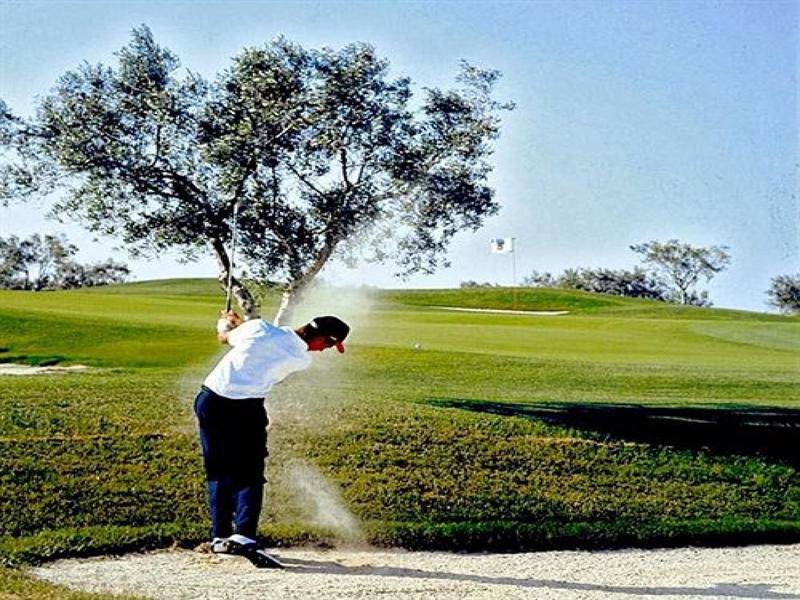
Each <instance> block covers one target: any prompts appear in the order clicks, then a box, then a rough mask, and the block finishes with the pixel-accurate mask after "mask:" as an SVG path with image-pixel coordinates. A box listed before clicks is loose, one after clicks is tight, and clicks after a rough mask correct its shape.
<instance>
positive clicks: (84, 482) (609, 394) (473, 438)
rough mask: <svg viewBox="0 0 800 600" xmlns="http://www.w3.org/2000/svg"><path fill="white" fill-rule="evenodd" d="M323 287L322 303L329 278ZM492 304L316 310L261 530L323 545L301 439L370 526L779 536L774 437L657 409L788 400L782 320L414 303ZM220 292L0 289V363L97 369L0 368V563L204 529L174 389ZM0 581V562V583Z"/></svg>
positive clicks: (792, 390)
mask: <svg viewBox="0 0 800 600" xmlns="http://www.w3.org/2000/svg"><path fill="white" fill-rule="evenodd" d="M329 293H330V296H329V297H328V300H330V302H331V303H333V301H334V300H335V297H336V296H339V295H341V293H340V292H337V291H329ZM511 301H513V299H512V298H511V297H510V295H509V290H502V289H501V290H477V291H475V290H458V291H446V290H445V291H439V290H437V291H416V292H386V293H382V294H378V295H377V296H376V297H373V298H371V299H369V302H363V303H361V304H360V305H359V306H366V305H367V304H369V303H371V304H372V310H371V312H369V313H362V312H357V311H356V308H357V307H356V303H353V302H349V301H345V302H344V303H343V304H341V305H340V306H338V307H337V309H336V310H335V311H333V310H332V311H331V312H337V311H338V312H339V313H340V314H341V315H342V316H343V317H345V318H346V319H348V320H350V321H351V322H352V323H353V325H354V331H353V335H352V342H351V343H350V344H348V346H349V351H348V353H347V354H346V355H345V356H343V357H341V356H338V355H328V354H325V355H322V356H319V357H317V360H316V361H315V362H316V364H315V365H314V367H313V368H312V369H313V370H312V371H310V372H308V373H307V374H306V375H304V376H298V377H295V378H294V379H292V380H291V381H290V382H287V383H286V384H283V385H281V386H280V387H279V388H278V389H276V391H275V394H274V396H275V397H274V399H272V400H271V401H270V407H271V415H272V417H273V420H274V422H275V426H274V428H273V430H272V431H271V433H270V436H271V445H272V458H271V464H270V469H269V477H270V480H271V481H272V485H271V486H270V492H269V493H270V496H269V498H268V501H267V509H266V511H265V513H266V515H265V516H266V519H267V521H266V523H265V524H264V527H263V530H262V533H264V534H266V535H269V536H271V537H270V539H271V541H272V542H273V543H280V542H281V541H283V542H292V541H294V542H297V541H305V542H322V543H329V535H330V533H329V532H327V533H326V532H325V531H320V530H319V529H317V528H315V527H314V526H312V525H310V522H311V521H313V519H310V517H313V514H312V513H313V510H311V512H309V511H310V509H309V507H308V506H304V505H303V498H302V495H301V494H299V493H298V491H297V488H296V485H295V484H296V482H293V481H292V475H291V470H290V469H288V468H287V466H288V465H289V464H290V463H291V461H293V460H296V459H297V458H298V457H300V458H302V459H303V460H305V461H307V462H308V463H310V464H311V465H312V466H313V467H314V468H316V469H318V470H320V471H321V472H322V473H324V474H325V475H327V476H328V477H329V478H330V479H331V480H332V481H335V482H336V483H337V484H338V485H339V488H340V490H341V495H342V497H343V499H344V501H345V502H346V504H347V506H348V507H349V509H350V510H351V511H353V512H354V513H355V514H356V515H357V516H358V517H359V519H360V520H361V522H362V524H363V528H364V530H365V535H366V536H367V538H368V539H369V540H371V541H372V542H373V543H376V544H381V545H402V546H406V547H411V548H451V549H506V550H508V549H512V550H513V549H523V548H529V549H533V548H564V547H613V546H623V545H643V546H647V545H654V544H659V545H669V544H682V543H708V544H713V543H734V542H735V543H746V542H754V541H787V540H797V539H800V531H799V527H798V524H799V523H800V478H799V477H798V473H797V470H796V469H797V466H798V465H797V464H796V462H795V461H794V457H793V456H792V455H786V454H785V453H784V454H780V453H775V452H771V450H772V449H773V448H771V447H770V445H769V443H767V444H766V445H764V444H763V443H760V442H759V444H745V443H744V438H742V439H743V443H742V444H740V445H739V446H735V447H733V448H731V447H730V446H726V447H722V446H715V445H710V444H704V443H683V444H682V443H679V442H681V440H684V441H686V440H690V439H694V438H693V437H692V436H695V437H697V436H696V435H695V434H696V430H694V429H690V428H689V427H688V425H687V426H686V427H684V425H685V424H688V423H690V422H691V421H692V416H691V414H690V413H681V415H680V418H679V419H677V420H676V419H675V418H673V417H674V415H673V416H670V415H669V414H665V413H663V412H658V411H663V410H666V408H667V407H672V408H673V409H681V410H684V411H690V410H695V409H699V408H702V409H703V410H706V411H710V413H708V414H713V415H723V416H724V418H723V417H720V419H722V420H726V419H727V421H726V422H728V421H731V420H733V421H734V422H735V423H738V421H736V420H737V419H739V420H741V421H742V422H744V421H746V420H747V419H750V420H752V418H753V417H752V413H747V412H743V411H745V410H746V409H747V410H755V409H758V410H762V411H765V410H769V411H772V412H773V413H775V411H776V410H777V407H781V408H782V410H784V411H786V412H785V413H783V414H787V415H794V414H795V413H794V411H796V409H797V408H798V387H799V386H800V378H799V377H798V370H797V365H798V360H799V358H800V353H799V351H800V349H798V342H797V340H798V339H800V335H798V334H800V329H799V328H800V320H798V319H797V318H794V319H792V318H786V317H780V316H776V315H762V314H758V313H746V312H741V311H718V310H707V309H691V308H683V307H671V306H667V305H663V304H660V303H653V302H644V301H632V300H629V299H621V298H613V297H606V296H597V295H591V294H583V293H570V292H564V291H559V290H527V291H522V292H521V293H520V294H519V298H518V303H519V304H520V307H524V308H528V309H531V310H554V309H567V310H570V311H572V312H571V314H570V315H566V316H561V317H534V316H527V315H525V316H513V315H498V314H473V313H452V312H446V311H442V310H439V309H436V308H434V307H435V306H440V305H441V306H458V305H461V306H476V307H482V308H510V306H509V302H511ZM220 303H221V294H220V293H219V291H218V289H217V288H216V284H215V283H214V282H211V281H206V280H188V281H187V280H180V281H171V282H149V283H148V282H145V283H141V284H131V285H126V286H118V287H114V288H107V289H99V288H98V289H94V290H91V291H86V292H64V293H40V294H34V293H18V292H17V293H14V292H2V293H0V360H2V361H6V362H26V363H29V364H36V363H37V362H38V363H40V364H41V363H42V362H43V361H50V362H60V363H61V364H70V363H73V364H74V363H82V364H88V365H92V366H94V367H95V369H94V370H91V371H89V372H84V373H80V374H70V375H62V374H58V375H55V374H53V375H46V376H36V377H8V376H6V377H3V379H2V384H3V385H2V387H0V556H2V557H3V560H4V561H5V562H6V563H8V564H12V563H13V564H19V563H26V562H34V561H37V560H44V559H50V558H53V557H56V556H64V555H70V554H94V553H98V552H106V551H109V550H110V549H117V550H125V549H131V548H136V547H145V546H158V545H168V544H169V543H172V542H173V541H175V540H178V541H183V542H189V541H193V540H197V539H198V538H199V537H202V536H203V535H204V531H205V527H206V517H205V507H204V492H203V483H202V478H201V465H200V459H199V450H198V447H197V442H196V439H195V431H194V422H193V417H192V414H191V401H192V399H193V396H194V393H195V390H196V389H197V386H198V385H199V383H200V381H201V380H202V377H203V374H204V372H205V371H206V370H207V369H208V368H209V367H210V365H211V364H213V361H214V357H215V355H216V354H217V353H218V352H219V347H218V346H217V345H216V344H215V342H214V341H213V338H214V335H213V323H214V319H215V318H216V314H217V312H218V310H219V308H220ZM326 312H327V311H326ZM417 346H419V347H418V348H417ZM607 406H611V407H617V408H618V410H616V412H609V411H608V410H606V409H605V408H603V407H607ZM592 407H599V408H598V410H599V409H602V410H603V411H605V412H602V415H605V416H604V417H603V419H600V418H599V417H597V418H596V416H593V415H596V414H600V413H592V412H591V411H590V409H591V408H592ZM734 409H735V410H734ZM647 410H649V411H651V412H642V411H647ZM575 411H578V412H575ZM587 411H588V412H587ZM609 414H610V415H612V416H613V418H612V420H611V421H609V418H608V415H609ZM631 414H635V416H636V418H637V419H642V422H643V423H645V422H646V423H651V424H655V425H653V427H651V428H638V427H637V428H635V429H637V431H638V432H639V433H646V434H647V435H639V436H635V435H633V433H631V431H629V430H626V429H624V428H622V429H620V428H614V427H610V426H609V422H612V423H613V422H614V420H620V419H626V420H627V422H632V421H630V419H631ZM692 414H694V413H692ZM708 414H706V413H704V415H705V416H704V417H703V419H705V420H709V418H708ZM775 414H777V413H775ZM587 415H589V416H588V417H587ZM656 417H657V418H656ZM658 419H661V420H660V421H659V420H658ZM669 419H671V420H669ZM694 420H695V421H697V420H698V419H694ZM701 420H702V419H701ZM667 423H671V425H670V427H667V426H666V424H667ZM735 423H734V424H735ZM676 424H677V425H676ZM676 427H677V428H676ZM791 427H794V425H791V424H787V425H786V427H785V428H788V429H787V431H794V430H793V429H791ZM725 431H730V430H729V429H726V430H725ZM735 431H740V430H738V429H737V430H735ZM741 431H744V430H741ZM662 434H663V435H662ZM667 434H669V435H667ZM690 434H691V435H690ZM737 435H738V434H737ZM699 439H700V440H701V442H702V439H703V438H702V436H700V438H699ZM762 441H763V440H762ZM768 441H769V440H768ZM76 536H77V537H76ZM17 581H20V580H19V576H18V575H17V574H15V573H12V572H8V571H0V582H17ZM7 585H12V584H11V583H8V584H7ZM13 585H17V583H13ZM36 597H40V596H36ZM53 597H57V596H53ZM75 597H82V596H75ZM86 597H89V596H86Z"/></svg>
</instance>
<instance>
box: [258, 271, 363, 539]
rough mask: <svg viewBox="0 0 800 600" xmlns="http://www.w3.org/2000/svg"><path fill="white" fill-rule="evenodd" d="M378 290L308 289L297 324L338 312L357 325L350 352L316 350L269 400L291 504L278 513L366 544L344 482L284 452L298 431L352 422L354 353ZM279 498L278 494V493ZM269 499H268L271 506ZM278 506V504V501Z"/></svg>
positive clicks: (349, 343)
mask: <svg viewBox="0 0 800 600" xmlns="http://www.w3.org/2000/svg"><path fill="white" fill-rule="evenodd" d="M373 294H374V293H373V291H372V290H370V289H365V288H341V287H333V286H330V285H326V284H325V283H320V284H318V285H316V286H314V288H312V289H311V290H309V291H308V293H307V294H306V295H305V297H304V299H303V302H302V303H301V304H300V305H299V306H298V307H297V308H296V310H295V313H294V319H293V324H294V325H298V324H302V323H306V322H308V321H310V320H311V319H312V318H314V317H317V316H321V315H336V316H338V317H339V318H341V319H343V320H344V321H346V322H347V323H349V324H350V326H351V328H352V329H351V333H350V336H349V337H348V339H347V342H346V346H348V347H350V350H349V351H348V352H345V354H344V355H340V354H338V353H337V352H335V351H334V350H328V351H327V352H323V353H320V354H318V355H315V356H314V364H313V365H312V366H311V368H310V369H309V370H308V371H304V372H303V373H300V374H297V375H295V376H294V377H290V378H289V379H288V380H287V381H286V382H285V383H284V384H280V385H279V386H276V388H275V390H274V391H273V393H272V394H271V397H270V398H269V399H268V400H267V404H268V407H269V414H270V419H271V421H272V423H273V427H272V428H271V429H270V438H271V440H272V443H271V444H270V446H271V449H272V451H273V452H272V455H273V457H274V458H275V459H277V462H278V463H283V464H282V465H276V466H277V467H278V468H277V473H276V474H277V475H278V481H277V482H276V483H277V484H278V486H281V487H283V488H284V489H283V490H280V491H279V490H275V489H274V488H273V490H272V492H273V493H276V494H278V495H279V496H280V495H283V494H286V496H288V498H286V496H284V497H285V498H286V500H287V501H288V502H290V503H291V506H288V507H284V508H283V509H279V508H278V507H275V510H276V514H275V515H274V516H276V517H278V516H279V515H280V513H283V515H282V516H283V517H284V518H288V519H290V520H291V519H299V520H301V521H303V522H306V523H308V524H310V525H313V526H316V527H321V528H324V529H327V530H330V531H333V532H334V533H335V534H336V535H337V537H338V538H339V539H340V540H341V541H343V542H345V543H348V544H358V545H361V544H365V543H366V541H365V536H364V534H363V532H362V531H361V528H360V527H359V524H358V520H357V518H356V517H355V516H354V515H353V514H352V513H351V512H350V511H349V510H348V509H347V506H346V503H345V502H344V500H343V498H342V495H341V493H340V491H339V488H338V486H337V485H336V484H335V483H333V482H332V481H330V480H329V479H328V478H326V477H325V476H324V475H323V474H322V473H321V472H320V471H319V470H318V469H316V468H315V467H314V466H313V465H311V464H309V463H308V462H307V461H306V460H304V459H303V458H301V457H299V456H294V457H288V456H286V455H283V453H284V452H285V451H286V450H287V449H288V447H290V446H292V445H293V444H292V442H291V438H292V437H294V436H297V435H303V434H304V433H305V434H312V435H324V434H325V432H326V431H331V430H333V429H336V428H340V427H343V426H347V423H348V421H347V411H348V407H350V406H351V405H352V404H353V403H354V402H357V401H358V400H359V398H358V396H357V394H355V393H354V392H355V390H357V381H355V380H354V379H355V377H354V374H353V370H352V369H351V368H349V365H350V363H349V362H348V360H352V359H351V357H352V355H353V354H354V353H355V352H354V351H353V350H354V347H355V349H356V350H357V347H358V343H359V335H360V331H364V330H366V328H367V327H368V324H369V322H370V320H371V319H372V308H373V304H374V295H373ZM273 500H278V501H279V498H276V497H275V496H273ZM269 504H270V502H269V501H268V503H267V505H268V506H269ZM273 506H274V505H273Z"/></svg>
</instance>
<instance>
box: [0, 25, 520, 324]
mask: <svg viewBox="0 0 800 600" xmlns="http://www.w3.org/2000/svg"><path fill="white" fill-rule="evenodd" d="M116 56H117V59H118V64H117V66H116V67H108V66H104V65H90V64H88V63H85V64H83V65H81V66H80V67H78V68H77V69H75V70H73V71H69V72H67V73H65V74H64V75H63V76H61V78H60V79H59V80H58V82H57V84H56V86H55V88H54V89H53V90H52V91H51V92H50V93H49V94H48V95H47V96H45V97H44V98H43V100H42V101H41V102H40V104H39V107H38V111H37V113H36V116H35V117H34V118H33V119H31V120H25V119H21V118H19V117H16V116H14V115H12V114H11V113H10V112H9V111H8V109H7V107H5V106H4V105H2V104H0V145H2V143H3V142H4V143H5V147H6V151H7V152H8V153H9V155H10V156H11V157H12V158H13V160H11V161H10V163H9V164H8V165H7V166H6V167H5V168H4V169H3V170H2V172H0V199H3V198H5V199H6V200H9V199H16V198H21V197H25V196H26V195H30V194H32V193H37V194H40V193H42V192H50V191H52V190H54V189H58V188H66V189H67V190H68V194H67V195H66V196H65V199H63V200H61V201H59V202H58V204H57V207H56V210H57V211H58V212H59V213H60V214H64V215H69V216H74V217H75V218H79V219H81V220H82V222H83V223H85V224H86V225H87V227H88V228H89V229H90V230H92V231H95V232H99V233H101V234H106V235H111V236H117V237H119V238H121V240H122V241H123V242H124V243H125V244H126V245H127V246H128V248H129V250H131V251H133V252H136V253H140V254H145V255H151V254H157V253H159V252H161V251H163V250H166V249H168V248H178V249H179V250H180V251H182V253H183V254H184V256H185V257H186V258H187V259H193V258H196V257H197V256H198V254H199V253H200V252H202V251H204V250H206V249H209V248H210V249H211V251H212V252H213V253H214V255H215V256H216V258H217V260H218V263H219V280H220V283H221V284H222V286H223V287H224V286H225V284H226V283H227V281H228V275H229V272H230V269H231V256H230V255H229V250H228V248H229V247H230V241H231V238H232V228H231V222H232V220H233V217H234V214H235V212H236V209H237V207H238V215H237V222H238V229H239V236H240V237H239V241H240V244H239V248H240V257H241V260H242V262H243V265H244V266H246V267H247V270H248V273H249V275H250V276H251V277H253V278H254V279H255V280H259V281H266V280H267V279H275V280H280V281H282V282H283V283H284V290H285V292H284V296H283V302H282V305H281V309H280V310H279V312H278V315H277V316H276V321H278V322H286V321H287V320H289V319H290V310H291V308H292V307H293V306H294V305H295V304H296V303H297V301H298V299H299V298H300V295H301V294H302V292H303V291H304V289H305V288H306V287H307V286H308V284H309V283H310V282H311V281H312V280H313V279H314V277H316V275H317V274H318V273H319V272H320V270H321V269H322V268H323V266H324V265H325V264H326V263H327V262H328V260H330V259H331V257H333V256H336V255H338V256H341V257H344V258H349V259H352V260H354V257H355V256H356V249H357V248H368V249H369V250H368V251H367V252H368V255H367V259H369V260H376V261H383V260H386V259H387V258H390V257H392V258H394V259H395V260H396V261H397V264H398V265H399V267H400V273H401V274H405V275H408V274H411V273H415V272H425V273H431V272H433V271H434V270H435V269H437V268H438V267H439V266H441V265H443V264H444V265H446V264H447V261H446V250H447V246H448V244H449V241H450V239H451V238H452V236H453V235H454V234H455V233H456V232H458V231H462V230H475V229H477V228H478V227H480V226H481V225H482V223H483V219H484V218H485V217H486V216H488V215H493V214H495V213H496V212H497V210H498V204H497V203H496V202H495V200H494V198H493V196H494V192H493V190H492V189H491V188H490V187H488V185H487V176H488V174H489V173H490V171H491V166H490V164H489V163H488V161H487V158H488V157H489V155H490V154H491V152H492V141H493V140H495V139H496V138H497V137H498V135H499V126H500V120H499V116H498V115H499V113H500V112H501V111H502V110H504V109H510V108H512V107H511V105H510V104H499V103H498V102H496V101H495V100H493V98H492V93H493V87H494V84H495V82H496V81H497V79H498V77H499V76H500V75H499V73H498V72H497V71H488V70H482V69H479V68H476V67H473V66H470V65H468V64H466V63H463V64H462V68H461V72H460V74H459V75H458V77H457V78H456V81H457V83H458V87H457V88H456V89H452V90H440V89H431V88H427V89H425V91H424V95H423V97H422V98H421V99H420V100H419V101H417V102H416V103H414V105H413V106H414V108H413V109H412V105H411V103H410V100H411V97H412V89H411V82H410V80H409V79H408V78H398V79H390V78H389V76H388V71H389V64H388V62H387V61H386V60H384V59H382V58H380V57H378V56H377V54H376V52H375V50H374V49H373V48H372V47H371V46H368V45H365V44H352V45H349V46H346V47H345V48H343V49H341V50H331V49H328V48H324V49H322V50H308V49H305V48H303V47H301V46H299V45H297V44H293V43H291V42H289V41H287V40H286V39H283V38H279V39H277V40H275V41H273V42H271V43H269V44H267V45H265V46H263V47H260V48H247V49H245V50H243V51H242V52H241V53H240V54H239V55H238V56H236V57H235V58H234V59H233V62H232V64H231V66H230V67H229V68H228V69H226V70H225V71H224V72H222V73H221V74H220V75H219V77H218V78H217V80H216V81H214V82H208V81H206V80H204V79H203V78H201V77H200V76H199V75H198V74H196V73H188V74H187V75H186V76H185V77H183V78H179V77H178V76H177V71H178V68H179V66H180V63H179V60H178V58H177V57H176V55H175V54H173V53H172V52H171V51H170V50H168V49H166V48H163V47H161V46H159V45H158V44H156V42H155V40H154V39H153V36H152V34H151V32H150V30H149V29H148V28H147V27H145V26H142V27H139V28H137V29H135V30H134V31H133V34H132V40H131V42H130V43H129V44H128V45H127V46H125V47H124V48H122V50H120V51H119V52H118V53H117V55H116ZM390 242H391V243H390ZM233 291H234V296H235V298H236V300H237V302H238V303H239V305H240V306H241V307H242V309H243V310H244V312H245V313H246V314H247V315H248V316H254V315H255V314H256V313H257V306H256V304H255V302H254V300H253V296H252V295H251V293H250V292H249V291H248V289H247V285H246V284H245V283H244V282H243V281H242V280H240V279H239V278H234V279H233Z"/></svg>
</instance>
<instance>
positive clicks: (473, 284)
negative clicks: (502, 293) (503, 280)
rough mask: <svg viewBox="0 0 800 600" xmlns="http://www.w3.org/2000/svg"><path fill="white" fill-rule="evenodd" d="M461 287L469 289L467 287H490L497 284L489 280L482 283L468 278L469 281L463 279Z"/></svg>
mask: <svg viewBox="0 0 800 600" xmlns="http://www.w3.org/2000/svg"><path fill="white" fill-rule="evenodd" d="M459 287H460V288H462V289H467V288H490V287H496V286H495V284H493V283H490V282H488V281H484V282H483V283H480V282H478V281H473V280H471V279H470V280H467V281H462V282H461V283H460V284H459Z"/></svg>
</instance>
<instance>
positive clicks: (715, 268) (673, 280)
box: [630, 240, 731, 306]
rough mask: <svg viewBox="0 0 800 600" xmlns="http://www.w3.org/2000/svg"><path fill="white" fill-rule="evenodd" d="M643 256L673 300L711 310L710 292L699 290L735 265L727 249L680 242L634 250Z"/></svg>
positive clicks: (667, 242) (647, 244)
mask: <svg viewBox="0 0 800 600" xmlns="http://www.w3.org/2000/svg"><path fill="white" fill-rule="evenodd" d="M630 248H631V250H633V251H634V252H636V253H637V254H641V255H642V260H643V262H644V263H645V264H647V265H649V266H651V267H653V268H654V269H655V272H656V274H657V275H658V276H660V277H662V278H663V281H664V283H665V284H666V285H667V286H668V287H669V289H670V290H671V300H672V301H674V302H677V303H678V304H690V305H695V306H710V305H711V302H710V300H709V299H708V292H705V291H698V290H697V289H695V286H696V285H697V283H698V282H699V281H700V278H704V279H705V280H706V281H710V280H711V278H712V277H714V275H716V274H717V273H719V272H721V271H723V270H725V269H726V268H727V266H728V265H729V264H730V262H731V256H730V254H728V248H727V247H726V246H710V247H704V246H692V245H691V244H687V243H684V242H680V241H678V240H668V241H666V242H658V241H652V242H646V243H644V244H636V245H633V246H631V247H630Z"/></svg>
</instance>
